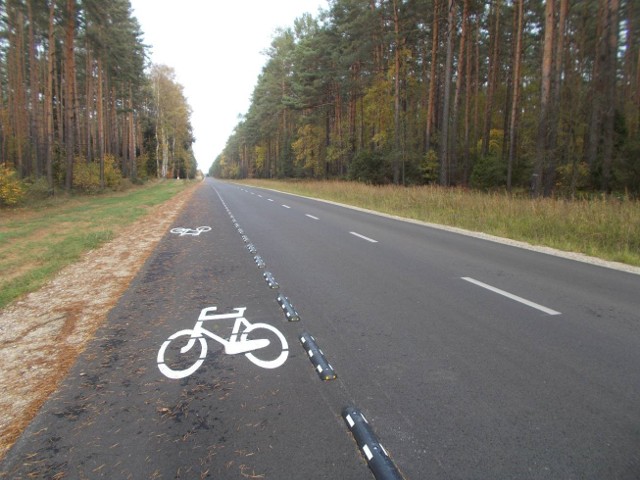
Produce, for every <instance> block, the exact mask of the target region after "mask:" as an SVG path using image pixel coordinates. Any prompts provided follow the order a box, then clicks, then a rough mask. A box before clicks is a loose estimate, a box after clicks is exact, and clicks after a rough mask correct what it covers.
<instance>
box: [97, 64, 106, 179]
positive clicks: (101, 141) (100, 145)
mask: <svg viewBox="0 0 640 480" xmlns="http://www.w3.org/2000/svg"><path fill="white" fill-rule="evenodd" d="M97 69H98V78H97V83H98V93H97V99H96V100H97V105H96V110H97V111H96V116H97V117H98V119H97V120H98V157H99V162H100V189H102V190H104V187H105V178H104V99H103V96H104V89H103V78H102V77H103V72H102V60H101V59H100V58H98V65H97Z"/></svg>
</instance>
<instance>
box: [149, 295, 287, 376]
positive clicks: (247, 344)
mask: <svg viewBox="0 0 640 480" xmlns="http://www.w3.org/2000/svg"><path fill="white" fill-rule="evenodd" d="M217 309H218V307H208V308H203V309H202V311H201V312H200V316H199V317H198V321H197V322H196V324H195V326H194V327H193V328H188V329H185V330H180V331H178V332H176V333H174V334H173V335H171V336H170V337H169V338H168V339H167V340H166V341H165V342H164V343H163V344H162V346H161V347H160V350H159V351H158V368H159V369H160V372H162V374H163V375H165V376H166V377H169V378H173V379H178V378H184V377H188V376H189V375H191V374H192V373H194V372H195V371H196V370H197V369H198V368H200V366H201V365H202V364H203V363H204V360H205V358H206V356H207V337H208V338H210V339H212V340H215V341H216V342H219V343H221V344H222V345H223V346H224V352H225V353H226V354H227V355H238V354H243V355H244V356H245V357H247V359H249V361H250V362H252V363H254V364H255V365H257V366H259V367H262V368H269V369H272V368H278V367H280V366H281V365H283V364H284V362H286V360H287V357H288V355H289V345H288V344H287V340H286V338H284V335H283V334H282V332H280V330H278V329H277V328H276V327H274V326H273V325H269V324H268V323H251V322H249V321H248V320H247V319H246V318H244V312H245V311H246V309H247V308H246V307H240V308H235V309H234V311H233V312H232V313H215V312H216V311H217ZM220 320H235V322H234V324H233V330H232V332H231V336H230V337H229V339H225V338H223V337H221V336H219V335H216V334H215V333H213V332H212V331H210V330H207V329H205V328H204V327H203V324H204V322H208V321H220ZM272 343H273V344H272ZM170 345H171V348H169V346H170ZM270 345H271V347H270V348H267V347H269V346H270Z"/></svg>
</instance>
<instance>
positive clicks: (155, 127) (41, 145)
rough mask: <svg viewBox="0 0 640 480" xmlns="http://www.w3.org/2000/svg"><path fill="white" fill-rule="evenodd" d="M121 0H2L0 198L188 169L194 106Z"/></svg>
mask: <svg viewBox="0 0 640 480" xmlns="http://www.w3.org/2000/svg"><path fill="white" fill-rule="evenodd" d="M141 37H142V33H141V31H140V25H139V23H138V21H137V19H136V18H135V17H134V16H133V15H132V12H131V5H130V2H129V1H128V0H48V1H36V0H0V204H3V203H4V204H11V203H16V202H17V200H18V199H19V198H18V197H20V196H21V195H22V196H24V195H28V194H29V192H31V193H33V194H43V195H51V194H52V193H55V192H56V191H58V190H62V191H66V192H70V191H88V192H94V191H101V190H104V189H105V188H114V187H117V185H118V184H120V183H122V181H123V179H124V180H125V181H129V182H132V183H139V182H142V181H144V180H145V179H147V178H154V177H160V178H176V177H181V178H185V177H191V178H193V176H194V175H195V171H196V168H197V164H196V161H195V158H194V156H193V151H192V144H193V142H194V141H195V139H194V138H193V134H192V128H191V123H190V115H191V110H190V107H189V105H188V104H187V101H186V98H185V96H184V94H183V87H182V86H181V85H180V84H179V83H177V82H176V79H175V73H174V71H173V70H172V69H171V68H169V67H166V66H163V65H149V64H148V59H147V49H148V47H147V46H146V45H144V44H143V43H142V40H141Z"/></svg>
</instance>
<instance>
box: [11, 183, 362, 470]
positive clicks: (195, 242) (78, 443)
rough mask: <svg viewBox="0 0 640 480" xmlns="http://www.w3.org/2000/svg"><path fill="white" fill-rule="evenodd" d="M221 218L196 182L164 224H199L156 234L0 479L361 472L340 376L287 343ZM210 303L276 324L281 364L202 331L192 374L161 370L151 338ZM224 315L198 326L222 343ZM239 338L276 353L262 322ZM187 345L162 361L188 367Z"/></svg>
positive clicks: (293, 328)
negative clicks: (321, 374)
mask: <svg viewBox="0 0 640 480" xmlns="http://www.w3.org/2000/svg"><path fill="white" fill-rule="evenodd" d="M231 213H232V212H231ZM230 216H231V214H230V213H229V212H228V211H227V210H225V206H224V205H223V203H222V201H221V199H220V198H219V197H218V195H217V193H216V191H215V190H214V189H213V188H212V187H211V185H210V184H208V183H206V182H204V183H203V184H201V185H200V187H199V188H198V190H197V191H196V192H195V193H194V195H193V197H192V198H191V200H190V202H189V203H188V205H187V206H186V207H185V209H184V210H183V212H182V213H181V214H180V215H179V217H178V219H177V220H176V224H175V226H174V227H175V228H190V229H196V228H197V227H201V226H210V227H211V230H210V231H206V229H201V230H200V231H199V234H198V235H190V234H184V231H183V234H182V235H180V234H179V233H170V232H167V233H166V235H165V237H164V238H163V240H162V241H161V242H160V244H159V245H158V247H157V248H156V250H155V251H154V253H153V254H152V255H151V256H150V258H149V259H148V261H147V262H146V264H145V266H144V267H143V268H142V270H141V271H140V272H139V274H138V276H137V277H136V279H135V280H134V281H133V282H132V284H131V286H130V287H129V289H128V290H127V292H125V294H124V295H123V296H122V298H121V299H120V301H119V303H118V304H117V305H116V307H115V308H114V309H113V310H112V311H111V312H110V313H109V316H108V319H107V321H106V323H105V325H104V326H103V327H102V328H101V329H100V330H99V331H98V332H97V334H96V337H95V339H94V340H93V341H92V342H91V343H90V344H89V346H88V347H87V349H86V351H85V352H84V353H83V354H82V355H81V356H80V357H79V359H78V361H77V362H76V364H75V365H74V367H73V368H72V370H71V372H70V374H69V375H68V377H67V378H66V379H65V381H63V383H62V385H61V386H60V388H59V389H58V391H57V392H56V393H55V394H54V395H53V396H52V397H51V398H50V399H49V400H48V401H47V403H46V404H45V405H44V406H43V408H42V409H41V411H40V412H39V414H38V415H37V417H36V418H35V419H34V421H33V422H32V423H31V425H30V426H29V427H28V428H27V429H26V431H25V432H24V433H23V435H22V436H21V438H20V439H19V440H18V442H17V443H16V444H15V445H14V447H13V448H12V450H11V451H10V452H9V453H8V455H7V456H6V457H5V459H4V461H3V463H2V464H0V476H3V477H6V478H15V479H20V478H135V479H142V478H222V479H226V478H229V479H232V478H273V479H281V478H310V479H313V478H341V479H364V478H371V474H370V472H369V470H368V468H367V466H366V463H365V462H364V460H363V458H362V457H361V456H360V454H359V453H358V450H357V446H356V444H355V442H354V441H353V440H352V438H351V436H350V434H349V432H348V430H347V428H346V427H345V423H344V421H343V419H342V417H341V415H340V412H341V409H342V407H344V406H345V405H344V403H345V398H348V394H347V393H346V391H345V389H344V387H343V386H342V384H341V382H340V381H339V380H337V381H332V382H322V381H320V380H319V378H318V375H317V373H316V371H315V370H314V369H313V366H312V364H311V363H310V361H309V359H308V357H307V355H306V353H305V351H304V349H303V348H302V347H301V345H300V342H299V340H298V336H299V334H300V333H301V332H302V331H303V330H304V326H303V325H301V324H300V323H296V322H288V321H287V320H286V318H285V316H284V315H283V312H282V310H281V308H280V306H279V305H278V303H277V302H276V296H277V294H278V291H277V290H274V289H271V288H269V285H268V284H267V283H266V282H265V280H264V279H263V277H262V273H263V270H260V269H258V267H257V265H256V263H255V262H254V258H253V257H254V254H252V253H250V252H249V251H248V249H247V248H246V244H245V242H243V239H242V237H241V234H240V232H239V231H238V228H239V227H242V226H239V225H234V222H233V220H232V218H230ZM245 233H246V234H247V235H250V226H246V232H245ZM124 241H126V240H124ZM256 247H257V249H258V253H259V245H257V246H256ZM132 248H135V245H132ZM265 260H266V261H267V262H268V259H265ZM214 306H215V307H216V308H217V310H216V311H215V313H220V314H225V313H232V312H234V309H237V308H240V307H246V311H244V318H246V320H247V322H249V323H251V324H256V323H264V324H268V325H271V326H273V327H275V328H276V329H278V330H279V331H280V332H281V333H282V334H283V336H284V338H285V339H286V341H287V344H288V350H289V353H288V356H287V358H286V361H285V362H284V364H282V365H281V366H279V367H277V368H261V367H260V366H258V365H257V364H256V363H253V362H251V361H250V360H249V359H248V358H247V357H246V356H245V355H244V354H238V355H228V354H225V351H224V347H223V345H222V344H221V343H218V342H216V341H215V340H213V339H211V338H206V345H207V354H206V358H204V361H203V363H202V365H201V366H200V367H199V368H198V369H197V370H195V371H194V372H193V373H192V374H191V375H189V376H186V377H184V378H177V379H176V378H168V377H167V376H165V375H164V374H163V373H161V371H160V369H159V367H158V351H159V349H160V347H161V346H162V345H163V343H164V342H165V341H167V339H168V338H169V337H170V336H171V335H173V334H175V333H176V332H179V331H181V330H185V329H193V328H194V326H195V325H196V323H197V321H198V318H199V316H200V314H201V312H202V310H203V309H205V308H209V307H214ZM233 325H234V319H233V318H229V319H222V320H205V321H204V322H203V324H202V326H203V328H205V329H207V330H209V331H211V332H213V333H214V334H215V335H217V336H219V337H222V338H226V339H229V338H230V336H231V335H232V333H233V332H232V328H233ZM263 333H266V334H267V335H262V334H263ZM185 338H186V336H185ZM237 338H239V339H242V337H241V336H238V337H237ZM248 338H250V339H257V338H268V339H269V340H270V342H271V343H270V345H269V346H268V347H265V348H261V349H260V350H256V351H254V352H251V353H252V354H253V355H254V356H255V357H258V358H261V359H263V360H264V359H269V360H271V359H274V358H276V357H277V356H278V355H279V354H281V352H282V351H283V350H282V344H281V342H280V339H279V337H278V336H277V335H274V334H273V332H271V331H269V330H266V329H264V328H263V329H260V328H258V329H256V330H254V331H252V332H251V333H249V335H248ZM177 341H179V339H176V342H177ZM198 343H199V340H196V345H195V346H194V347H193V348H192V349H191V350H190V351H189V352H186V354H185V355H179V354H178V350H177V349H176V348H174V347H175V346H176V345H171V346H169V347H167V350H166V352H165V355H164V358H163V359H164V360H165V361H166V362H167V364H170V365H171V366H172V368H174V369H175V370H181V369H186V368H188V367H189V366H190V365H192V364H193V363H194V362H195V361H196V360H197V358H198V356H199V355H200V346H199V345H197V344H198ZM183 345H184V344H183ZM178 346H179V345H178ZM178 358H179V359H180V363H176V362H178ZM257 363H259V362H257Z"/></svg>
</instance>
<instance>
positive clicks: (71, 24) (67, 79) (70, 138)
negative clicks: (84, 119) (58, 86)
mask: <svg viewBox="0 0 640 480" xmlns="http://www.w3.org/2000/svg"><path fill="white" fill-rule="evenodd" d="M66 14H67V18H66V26H65V44H64V49H65V57H64V66H65V68H64V92H65V120H66V121H65V152H66V159H67V175H66V178H65V189H66V190H67V191H71V188H72V187H73V156H74V153H75V138H74V122H73V120H74V102H73V99H74V88H73V84H74V79H75V74H76V70H75V61H74V51H73V50H74V49H73V42H74V35H75V26H76V2H75V0H67V10H66Z"/></svg>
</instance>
